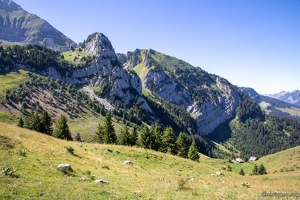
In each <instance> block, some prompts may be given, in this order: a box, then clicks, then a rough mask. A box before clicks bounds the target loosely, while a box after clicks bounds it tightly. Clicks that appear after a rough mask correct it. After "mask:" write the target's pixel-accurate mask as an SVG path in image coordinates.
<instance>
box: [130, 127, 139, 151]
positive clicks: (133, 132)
mask: <svg viewBox="0 0 300 200" xmlns="http://www.w3.org/2000/svg"><path fill="white" fill-rule="evenodd" d="M137 139H138V132H137V126H136V125H133V127H132V130H131V133H130V146H134V145H136V142H137Z"/></svg>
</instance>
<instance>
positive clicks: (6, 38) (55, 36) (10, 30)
mask: <svg viewBox="0 0 300 200" xmlns="http://www.w3.org/2000/svg"><path fill="white" fill-rule="evenodd" d="M0 29H1V31H0V41H1V42H3V43H6V42H9V43H18V44H40V45H45V46H47V47H48V48H50V49H53V50H58V51H66V50H68V49H69V47H70V45H72V46H74V47H75V46H77V44H76V43H75V42H74V41H72V40H71V39H70V38H68V37H67V36H65V35H64V34H62V33H61V32H60V31H58V30H57V29H55V28H54V27H53V26H51V25H50V24H49V23H48V22H47V21H45V20H43V19H41V18H40V17H38V16H37V15H34V14H31V13H29V12H27V11H25V10H23V9H22V7H21V6H19V5H18V4H16V3H15V2H13V1H11V0H1V1H0Z"/></svg>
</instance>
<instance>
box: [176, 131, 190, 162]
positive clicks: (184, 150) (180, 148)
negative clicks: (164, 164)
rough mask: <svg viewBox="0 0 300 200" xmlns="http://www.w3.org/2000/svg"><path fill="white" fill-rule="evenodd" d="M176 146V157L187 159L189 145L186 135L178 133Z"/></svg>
mask: <svg viewBox="0 0 300 200" xmlns="http://www.w3.org/2000/svg"><path fill="white" fill-rule="evenodd" d="M176 146H177V155H178V156H181V157H183V158H187V157H188V152H189V146H190V145H189V138H188V135H187V134H186V133H184V132H180V133H179V136H178V137H177V140H176Z"/></svg>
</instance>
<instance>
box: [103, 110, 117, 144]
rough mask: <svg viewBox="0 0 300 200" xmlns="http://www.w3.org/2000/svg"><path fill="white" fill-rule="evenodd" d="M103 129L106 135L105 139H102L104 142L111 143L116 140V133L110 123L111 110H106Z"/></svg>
mask: <svg viewBox="0 0 300 200" xmlns="http://www.w3.org/2000/svg"><path fill="white" fill-rule="evenodd" d="M103 130H104V133H105V134H106V135H107V137H106V141H104V143H107V144H111V143H115V142H116V141H117V135H116V132H115V128H114V125H113V123H112V116H111V112H108V113H107V114H106V116H105V118H104V124H103Z"/></svg>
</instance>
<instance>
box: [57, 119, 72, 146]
mask: <svg viewBox="0 0 300 200" xmlns="http://www.w3.org/2000/svg"><path fill="white" fill-rule="evenodd" d="M67 122H68V121H67V118H66V117H65V116H64V115H61V116H60V117H59V119H58V121H57V124H56V127H55V129H54V132H53V136H54V137H57V138H61V139H64V140H73V139H72V136H71V133H70V130H69V126H68V123H67Z"/></svg>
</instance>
